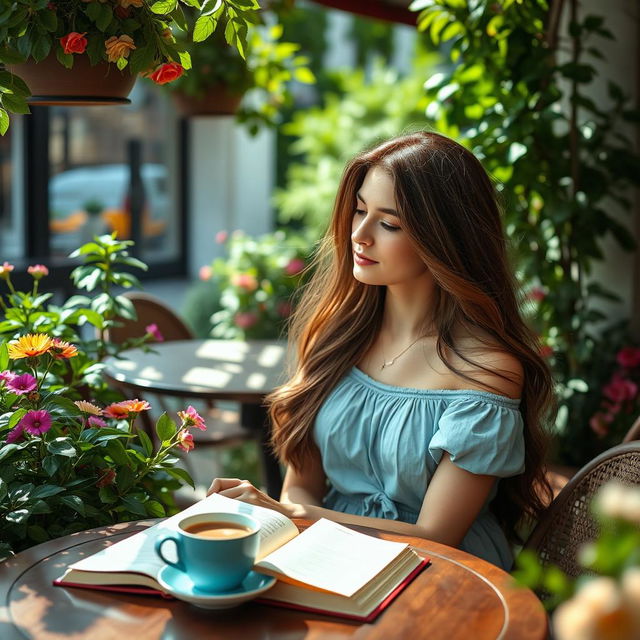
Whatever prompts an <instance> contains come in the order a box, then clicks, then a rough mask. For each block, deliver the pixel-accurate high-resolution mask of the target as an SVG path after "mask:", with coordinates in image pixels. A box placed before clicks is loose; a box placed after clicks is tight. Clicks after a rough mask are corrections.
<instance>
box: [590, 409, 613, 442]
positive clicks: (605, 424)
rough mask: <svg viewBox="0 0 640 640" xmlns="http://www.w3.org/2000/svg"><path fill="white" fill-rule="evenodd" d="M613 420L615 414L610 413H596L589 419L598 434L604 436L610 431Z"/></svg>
mask: <svg viewBox="0 0 640 640" xmlns="http://www.w3.org/2000/svg"><path fill="white" fill-rule="evenodd" d="M612 421H613V416H612V415H611V414H608V413H596V414H594V415H593V416H592V417H591V419H590V420H589V426H590V427H591V428H592V429H593V431H594V432H595V433H596V435H598V436H600V437H601V438H604V436H606V435H608V433H609V425H610V424H611V422H612Z"/></svg>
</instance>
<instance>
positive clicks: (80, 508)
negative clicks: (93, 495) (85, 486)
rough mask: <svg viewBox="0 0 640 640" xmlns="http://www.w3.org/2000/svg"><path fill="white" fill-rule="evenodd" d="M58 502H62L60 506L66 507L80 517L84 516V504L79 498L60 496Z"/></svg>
mask: <svg viewBox="0 0 640 640" xmlns="http://www.w3.org/2000/svg"><path fill="white" fill-rule="evenodd" d="M60 502H62V504H65V505H67V507H69V508H71V509H73V510H74V511H76V512H77V513H79V514H80V515H81V516H83V515H84V514H85V509H84V502H83V501H82V499H81V498H80V497H79V496H62V497H61V498H60Z"/></svg>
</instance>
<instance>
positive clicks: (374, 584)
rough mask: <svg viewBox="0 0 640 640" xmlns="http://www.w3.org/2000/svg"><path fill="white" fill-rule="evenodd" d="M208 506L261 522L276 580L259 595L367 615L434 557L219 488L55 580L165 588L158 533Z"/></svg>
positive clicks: (261, 557)
mask: <svg viewBox="0 0 640 640" xmlns="http://www.w3.org/2000/svg"><path fill="white" fill-rule="evenodd" d="M206 512H241V513H246V514H248V515H251V516H253V517H254V518H256V520H259V521H260V522H261V523H262V528H261V531H260V548H259V552H258V558H257V561H256V564H255V566H254V569H255V570H256V571H259V572H261V573H266V574H269V575H274V576H276V577H277V578H278V581H277V582H276V584H275V585H274V587H272V588H271V589H270V590H269V591H267V592H266V593H265V594H264V596H263V597H262V598H261V599H260V600H259V601H260V602H268V603H272V604H278V605H281V606H287V607H291V608H298V609H304V610H310V611H315V612H319V613H330V614H333V615H338V616H341V617H346V618H352V619H356V620H362V621H367V622H368V621H371V620H373V619H374V618H375V617H376V616H377V615H378V614H379V613H380V612H381V611H382V610H383V609H384V608H385V607H386V606H387V605H388V604H389V603H390V602H391V601H392V600H393V598H394V597H395V596H396V595H397V594H398V593H400V591H401V590H402V589H403V588H404V587H405V586H406V585H407V584H408V583H409V582H410V581H411V580H412V579H413V578H414V577H415V576H416V575H417V574H418V573H419V572H420V571H421V570H422V569H423V568H424V567H425V566H426V565H427V564H428V559H423V558H421V557H420V556H419V555H418V554H417V553H416V552H415V551H413V550H412V549H411V548H410V547H409V546H408V545H407V544H404V543H400V542H391V541H388V540H381V539H379V538H374V537H372V536H368V535H365V534H363V533H359V532H356V531H353V530H352V529H348V528H347V527H343V526H342V525H340V524H337V523H335V522H332V521H330V520H324V519H322V520H318V521H317V522H315V523H314V524H313V525H311V526H310V527H309V528H308V529H306V530H305V531H303V532H302V533H299V532H298V529H297V527H296V526H295V524H294V523H293V522H292V521H291V520H289V518H287V517H286V516H284V515H282V514H281V513H278V512H277V511H273V510H272V509H266V508H264V507H256V506H253V505H249V504H246V503H244V502H240V501H238V500H231V499H230V498H225V497H224V496H221V495H218V494H213V495H211V496H209V497H207V498H205V499H204V500H201V501H200V502H197V503H196V504H194V505H192V506H191V507H189V508H188V509H185V510H184V511H182V512H180V513H179V514H177V515H175V516H172V517H170V518H167V519H166V520H163V521H162V522H160V523H159V524H157V525H154V526H153V527H149V528H148V529H145V530H144V531H141V532H140V533H137V534H135V535H133V536H131V537H129V538H126V539H125V540H122V541H120V542H117V543H116V544H114V545H112V546H110V547H107V548H106V549H103V550H102V551H99V552H98V553H96V554H94V555H92V556H89V557H87V558H84V559H83V560H80V561H79V562H76V563H74V564H72V565H71V566H70V567H69V568H68V569H67V571H66V572H65V574H64V575H63V576H62V577H61V578H59V579H58V580H55V581H54V584H56V585H58V586H72V587H87V588H93V589H102V590H108V591H127V592H132V593H155V592H160V593H162V589H161V587H160V585H159V584H158V582H157V581H156V576H157V575H158V574H159V572H160V570H161V569H162V568H163V566H164V563H163V561H162V560H161V559H160V558H159V557H158V556H157V555H156V553H155V551H154V542H155V540H156V539H157V538H158V537H160V536H164V535H166V534H167V533H168V531H171V530H175V529H176V527H177V524H178V522H179V521H180V520H182V519H183V518H185V517H186V516H189V515H194V514H197V513H206ZM170 550H171V545H168V548H167V552H169V551H170Z"/></svg>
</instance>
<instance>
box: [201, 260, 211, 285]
mask: <svg viewBox="0 0 640 640" xmlns="http://www.w3.org/2000/svg"><path fill="white" fill-rule="evenodd" d="M212 273H213V271H212V269H211V267H210V266H209V265H208V264H203V265H202V266H201V267H200V271H199V273H198V275H199V276H200V280H202V281H203V282H206V281H207V280H211V274H212Z"/></svg>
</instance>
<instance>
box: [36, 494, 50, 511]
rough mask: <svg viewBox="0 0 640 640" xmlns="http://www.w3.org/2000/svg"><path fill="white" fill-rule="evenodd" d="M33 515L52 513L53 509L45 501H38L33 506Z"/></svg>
mask: <svg viewBox="0 0 640 640" xmlns="http://www.w3.org/2000/svg"><path fill="white" fill-rule="evenodd" d="M32 497H33V495H32ZM31 513H32V514H34V515H37V514H40V513H51V507H50V506H49V505H48V504H47V503H46V502H45V501H44V500H37V501H36V502H34V503H33V504H32V505H31Z"/></svg>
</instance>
